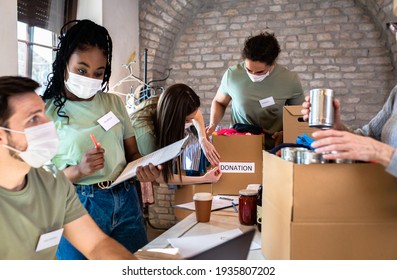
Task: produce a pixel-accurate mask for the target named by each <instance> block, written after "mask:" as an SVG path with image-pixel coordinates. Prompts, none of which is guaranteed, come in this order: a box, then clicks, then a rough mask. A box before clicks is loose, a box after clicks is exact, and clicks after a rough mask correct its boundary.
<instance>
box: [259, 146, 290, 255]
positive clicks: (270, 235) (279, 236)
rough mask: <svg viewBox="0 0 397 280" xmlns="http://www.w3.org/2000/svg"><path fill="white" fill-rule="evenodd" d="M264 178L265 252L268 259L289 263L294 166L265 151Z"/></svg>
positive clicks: (263, 229) (263, 244)
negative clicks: (287, 261)
mask: <svg viewBox="0 0 397 280" xmlns="http://www.w3.org/2000/svg"><path fill="white" fill-rule="evenodd" d="M262 176H263V183H262V185H263V191H262V192H263V195H262V252H263V253H264V255H265V257H266V258H269V259H280V260H281V259H289V258H290V242H291V236H290V232H291V221H292V206H293V205H292V203H293V180H292V178H293V164H292V163H291V162H288V161H286V160H283V159H281V158H279V157H278V156H275V155H273V154H270V153H269V152H266V151H263V174H262ZM274 182H277V183H274Z"/></svg>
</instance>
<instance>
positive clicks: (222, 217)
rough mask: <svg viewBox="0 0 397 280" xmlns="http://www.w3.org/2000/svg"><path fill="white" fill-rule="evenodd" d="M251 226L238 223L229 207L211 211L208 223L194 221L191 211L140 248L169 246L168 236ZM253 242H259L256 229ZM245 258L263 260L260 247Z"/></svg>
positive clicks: (202, 233) (244, 228)
mask: <svg viewBox="0 0 397 280" xmlns="http://www.w3.org/2000/svg"><path fill="white" fill-rule="evenodd" d="M252 227H253V226H243V225H240V223H239V220H238V214H237V213H235V212H234V211H233V210H232V209H231V208H227V209H223V210H220V211H213V212H212V213H211V219H210V221H209V222H208V223H198V222H197V221H196V216H195V213H194V212H192V214H190V215H189V216H187V217H186V218H184V219H183V220H182V221H180V222H179V223H177V224H176V225H174V226H173V227H171V228H170V229H168V230H167V231H165V232H164V233H163V234H161V235H160V236H158V237H157V238H156V239H154V240H153V241H151V242H150V243H148V244H147V245H146V246H145V247H143V248H142V250H148V249H164V248H170V247H171V245H170V244H169V242H168V241H167V239H168V238H176V237H182V236H183V237H187V236H197V235H206V234H215V233H220V232H223V231H227V230H232V229H237V228H238V229H240V230H241V231H247V230H249V229H251V228H252ZM255 228H256V226H255ZM253 242H255V243H257V244H259V245H260V244H261V233H260V232H259V231H258V230H257V229H256V233H255V236H254V239H253ZM247 259H248V260H264V259H265V258H264V256H263V255H262V251H261V249H256V250H250V252H249V253H248V257H247Z"/></svg>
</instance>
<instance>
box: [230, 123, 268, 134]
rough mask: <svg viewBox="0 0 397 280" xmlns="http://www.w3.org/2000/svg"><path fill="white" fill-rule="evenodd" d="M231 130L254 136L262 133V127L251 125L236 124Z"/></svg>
mask: <svg viewBox="0 0 397 280" xmlns="http://www.w3.org/2000/svg"><path fill="white" fill-rule="evenodd" d="M233 128H234V129H235V130H237V131H238V132H249V133H252V134H255V135H259V134H263V133H264V130H263V129H262V127H260V126H257V125H253V124H244V123H236V124H234V125H233Z"/></svg>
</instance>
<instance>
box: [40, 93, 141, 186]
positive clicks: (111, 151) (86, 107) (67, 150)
mask: <svg viewBox="0 0 397 280" xmlns="http://www.w3.org/2000/svg"><path fill="white" fill-rule="evenodd" d="M62 111H64V112H65V113H66V115H67V116H69V120H68V119H67V118H61V117H59V116H58V115H57V108H56V107H55V105H54V100H48V101H47V104H46V114H47V116H48V117H49V118H50V119H51V120H53V121H54V122H55V126H56V128H57V131H58V135H59V139H60V143H59V149H58V153H57V155H56V156H55V157H54V158H53V159H52V162H53V163H54V164H55V165H56V166H57V167H58V168H59V169H61V170H62V169H65V168H66V167H68V166H72V165H77V164H79V163H80V162H81V159H82V157H83V155H84V153H85V152H86V151H87V150H89V149H92V148H94V144H93V142H92V140H91V137H90V134H91V133H92V134H93V135H94V136H95V138H96V140H97V141H98V142H100V143H101V147H102V148H104V149H105V167H104V168H102V169H101V170H98V171H97V172H96V173H94V174H92V175H90V176H87V177H84V178H82V179H80V180H79V181H78V182H77V183H78V184H82V185H89V184H95V183H98V182H102V181H107V180H110V181H114V180H115V179H116V178H117V177H118V176H119V175H120V173H121V172H122V171H123V169H124V167H125V165H126V159H125V152H124V139H127V138H130V137H132V136H134V131H133V129H132V126H131V122H130V119H129V117H128V113H127V110H126V108H125V106H124V103H123V102H122V100H121V98H120V97H118V96H117V95H114V94H110V93H97V94H96V95H95V96H94V99H92V100H91V101H71V100H67V101H66V103H65V106H64V107H63V108H62ZM109 112H113V114H114V115H115V116H116V118H117V119H118V120H120V122H119V123H117V124H116V125H114V126H113V127H111V128H110V129H109V130H107V131H106V130H105V129H104V128H103V127H102V126H101V125H100V124H99V123H98V119H100V118H101V117H103V116H104V115H106V114H107V113H109Z"/></svg>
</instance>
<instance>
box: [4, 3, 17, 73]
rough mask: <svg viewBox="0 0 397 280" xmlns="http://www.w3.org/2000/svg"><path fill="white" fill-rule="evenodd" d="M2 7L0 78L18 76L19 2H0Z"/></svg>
mask: <svg viewBox="0 0 397 280" xmlns="http://www.w3.org/2000/svg"><path fill="white" fill-rule="evenodd" d="M0 7H1V8H0V19H1V26H0V38H1V43H0V76H5V75H17V74H18V42H17V0H0Z"/></svg>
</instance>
